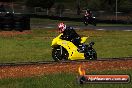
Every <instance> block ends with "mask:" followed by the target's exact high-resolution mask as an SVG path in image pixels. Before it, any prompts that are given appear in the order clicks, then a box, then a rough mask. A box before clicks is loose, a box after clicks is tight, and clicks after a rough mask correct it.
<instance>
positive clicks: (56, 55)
mask: <svg viewBox="0 0 132 88" xmlns="http://www.w3.org/2000/svg"><path fill="white" fill-rule="evenodd" d="M68 56H69V54H68V52H67V50H66V49H65V48H63V47H62V46H57V47H54V48H53V49H52V58H53V59H54V60H55V61H63V60H68Z"/></svg>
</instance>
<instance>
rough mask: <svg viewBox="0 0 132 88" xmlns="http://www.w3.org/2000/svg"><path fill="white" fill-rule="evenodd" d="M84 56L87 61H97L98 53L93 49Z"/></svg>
mask: <svg viewBox="0 0 132 88" xmlns="http://www.w3.org/2000/svg"><path fill="white" fill-rule="evenodd" d="M84 56H85V59H86V60H97V53H96V51H95V50H94V49H93V48H91V49H89V50H87V52H85V53H84Z"/></svg>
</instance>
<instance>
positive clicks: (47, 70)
mask: <svg viewBox="0 0 132 88" xmlns="http://www.w3.org/2000/svg"><path fill="white" fill-rule="evenodd" d="M131 63H132V60H113V61H89V62H74V63H73V62H71V63H53V64H36V65H19V66H0V79H3V78H19V77H31V76H40V75H45V74H52V73H58V72H59V73H60V72H72V73H78V67H79V66H80V65H82V67H83V68H84V69H85V70H87V71H88V72H93V71H103V70H125V69H132V64H131Z"/></svg>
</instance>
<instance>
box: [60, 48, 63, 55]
mask: <svg viewBox="0 0 132 88" xmlns="http://www.w3.org/2000/svg"><path fill="white" fill-rule="evenodd" d="M60 51H61V52H60V54H61V55H62V53H63V51H62V46H60Z"/></svg>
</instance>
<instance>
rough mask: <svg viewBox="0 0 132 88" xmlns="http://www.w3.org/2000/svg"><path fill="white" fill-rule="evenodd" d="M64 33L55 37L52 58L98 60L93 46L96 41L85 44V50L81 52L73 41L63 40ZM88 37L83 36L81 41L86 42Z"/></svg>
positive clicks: (52, 45)
mask: <svg viewBox="0 0 132 88" xmlns="http://www.w3.org/2000/svg"><path fill="white" fill-rule="evenodd" d="M61 35H62V34H60V35H59V36H57V37H56V38H54V39H53V41H52V44H51V47H52V58H53V59H54V60H55V61H62V60H79V59H86V60H96V59H97V53H96V51H95V49H93V48H92V46H93V45H94V42H91V43H89V44H88V45H85V48H84V52H80V51H79V48H78V47H77V46H75V45H74V44H73V43H72V42H71V41H67V40H62V39H61V38H60V37H61ZM87 38H88V37H81V43H84V42H85V41H86V40H87Z"/></svg>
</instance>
